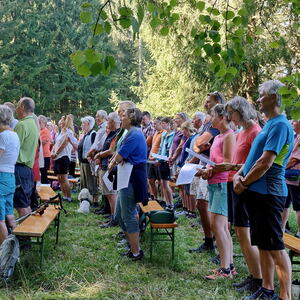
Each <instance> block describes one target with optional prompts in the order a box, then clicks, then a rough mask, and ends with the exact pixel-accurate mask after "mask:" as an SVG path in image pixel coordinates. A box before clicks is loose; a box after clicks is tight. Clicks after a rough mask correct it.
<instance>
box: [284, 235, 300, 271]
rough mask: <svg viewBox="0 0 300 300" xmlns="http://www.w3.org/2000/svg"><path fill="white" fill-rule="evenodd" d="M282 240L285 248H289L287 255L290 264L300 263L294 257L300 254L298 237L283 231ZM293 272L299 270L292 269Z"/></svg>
mask: <svg viewBox="0 0 300 300" xmlns="http://www.w3.org/2000/svg"><path fill="white" fill-rule="evenodd" d="M283 242H284V245H285V247H286V248H288V249H289V257H290V260H291V264H292V265H300V261H299V260H295V257H299V256H300V239H299V238H297V237H295V236H292V235H290V234H287V233H285V232H284V233H283ZM292 271H293V272H300V270H292Z"/></svg>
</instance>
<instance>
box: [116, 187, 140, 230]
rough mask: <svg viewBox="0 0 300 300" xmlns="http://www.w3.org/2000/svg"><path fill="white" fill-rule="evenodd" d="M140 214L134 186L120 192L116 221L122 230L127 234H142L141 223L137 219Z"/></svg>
mask: <svg viewBox="0 0 300 300" xmlns="http://www.w3.org/2000/svg"><path fill="white" fill-rule="evenodd" d="M137 214H138V212H137V208H136V202H135V197H134V191H133V187H132V184H131V183H129V185H128V187H127V188H125V189H122V190H120V191H119V192H118V198H117V204H116V210H115V219H116V220H117V221H118V222H119V225H120V226H121V228H122V230H123V231H124V232H127V233H129V234H130V233H137V232H140V228H139V223H138V221H137V219H136V215H137Z"/></svg>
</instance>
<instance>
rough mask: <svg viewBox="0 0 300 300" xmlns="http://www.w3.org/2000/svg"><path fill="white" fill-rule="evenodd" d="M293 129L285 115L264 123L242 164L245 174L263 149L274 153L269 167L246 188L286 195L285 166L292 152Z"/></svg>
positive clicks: (264, 192)
mask: <svg viewBox="0 0 300 300" xmlns="http://www.w3.org/2000/svg"><path fill="white" fill-rule="evenodd" d="M293 141H294V137H293V130H292V126H291V124H290V123H289V122H288V120H287V119H286V117H285V116H283V115H278V116H276V117H274V118H272V119H270V120H268V122H267V123H266V125H265V126H264V128H263V129H262V130H261V132H260V133H259V134H258V135H257V136H256V138H255V139H254V141H253V144H252V147H251V150H250V152H249V155H248V157H247V160H246V162H245V165H244V169H243V174H244V176H246V175H247V174H248V173H249V171H250V170H251V168H252V167H253V166H254V165H255V163H256V161H257V160H258V159H259V158H260V157H261V156H262V154H263V152H264V151H272V152H275V153H276V158H275V160H274V163H273V165H272V166H271V168H270V169H269V170H268V171H267V172H266V173H265V174H264V175H263V176H262V177H260V178H259V179H258V180H256V181H255V182H253V183H252V184H250V185H249V187H248V189H249V190H251V191H254V192H257V193H260V194H265V195H267V194H271V195H276V196H284V197H286V196H287V186H286V183H285V178H284V174H285V168H286V165H287V162H288V159H289V156H290V154H291V152H292V147H293Z"/></svg>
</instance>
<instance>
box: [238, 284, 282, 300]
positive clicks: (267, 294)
mask: <svg viewBox="0 0 300 300" xmlns="http://www.w3.org/2000/svg"><path fill="white" fill-rule="evenodd" d="M253 299H268V300H278V299H279V298H278V296H277V295H276V294H275V292H274V291H270V290H267V289H265V288H263V287H260V288H259V289H258V290H257V291H256V292H254V293H253V294H252V295H250V296H246V297H243V300H253Z"/></svg>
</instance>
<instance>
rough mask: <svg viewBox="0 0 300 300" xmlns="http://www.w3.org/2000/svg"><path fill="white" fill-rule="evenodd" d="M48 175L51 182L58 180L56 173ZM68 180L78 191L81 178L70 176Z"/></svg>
mask: <svg viewBox="0 0 300 300" xmlns="http://www.w3.org/2000/svg"><path fill="white" fill-rule="evenodd" d="M47 177H48V180H49V181H50V182H52V181H58V177H57V176H55V175H48V176H47ZM68 181H69V183H70V184H72V186H73V187H72V188H73V189H74V188H75V190H76V191H78V184H79V179H78V178H68Z"/></svg>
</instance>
